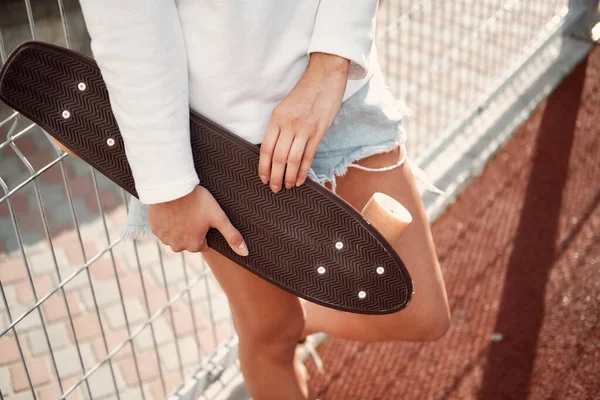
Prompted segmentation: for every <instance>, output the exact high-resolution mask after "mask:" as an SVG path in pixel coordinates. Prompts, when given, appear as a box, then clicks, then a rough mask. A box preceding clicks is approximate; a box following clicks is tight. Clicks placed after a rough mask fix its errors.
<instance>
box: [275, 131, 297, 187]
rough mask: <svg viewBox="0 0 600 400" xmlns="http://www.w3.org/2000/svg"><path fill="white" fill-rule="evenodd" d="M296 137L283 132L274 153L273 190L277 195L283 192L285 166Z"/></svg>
mask: <svg viewBox="0 0 600 400" xmlns="http://www.w3.org/2000/svg"><path fill="white" fill-rule="evenodd" d="M293 140H294V135H293V134H291V133H290V132H283V131H282V132H281V134H280V135H279V138H278V139H277V144H276V145H275V151H274V152H273V163H272V164H271V177H270V178H271V179H270V182H271V190H272V191H273V192H275V193H277V192H279V191H280V190H281V186H282V183H283V174H284V172H285V166H286V164H287V161H288V155H289V154H290V148H291V147H292V141H293Z"/></svg>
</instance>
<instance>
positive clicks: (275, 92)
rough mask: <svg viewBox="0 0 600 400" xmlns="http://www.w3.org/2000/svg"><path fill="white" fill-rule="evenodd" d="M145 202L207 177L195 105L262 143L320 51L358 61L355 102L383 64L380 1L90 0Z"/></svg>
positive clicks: (104, 67) (95, 35)
mask: <svg viewBox="0 0 600 400" xmlns="http://www.w3.org/2000/svg"><path fill="white" fill-rule="evenodd" d="M80 2H81V5H82V9H83V14H84V17H85V21H86V24H87V27H88V30H89V33H90V35H91V38H92V51H93V54H94V57H95V59H96V61H97V62H98V65H99V66H100V69H101V71H102V75H103V77H104V80H105V81H106V84H107V86H108V91H109V95H110V100H111V104H112V108H113V111H114V113H115V117H116V119H117V122H118V124H119V128H120V130H121V133H122V135H123V140H124V142H125V150H126V152H127V159H128V161H129V164H130V165H131V169H132V171H133V175H134V179H135V184H136V189H137V192H138V194H139V196H140V200H141V201H142V203H145V204H154V203H161V202H165V201H170V200H174V199H177V198H179V197H182V196H185V195H186V194H188V193H190V192H191V191H192V190H193V188H194V187H195V186H196V185H197V184H198V183H199V181H198V176H197V174H196V172H195V170H194V165H193V161H192V152H191V147H190V141H189V108H190V107H191V108H192V109H193V110H194V111H196V112H198V113H200V114H202V115H204V116H205V117H207V118H209V119H211V120H213V121H215V122H216V123H218V124H220V125H222V126H224V127H225V128H227V129H229V130H231V131H232V132H234V133H235V134H237V135H239V136H241V137H243V138H244V139H246V140H248V141H250V142H252V143H255V144H258V143H260V142H261V141H262V138H263V135H264V131H265V129H266V127H267V124H268V122H269V118H270V115H271V112H272V111H273V108H275V106H276V105H277V104H278V103H279V102H280V101H281V100H282V99H283V98H284V97H285V96H286V95H287V94H288V93H289V92H290V90H291V89H292V88H293V87H294V85H295V84H296V83H297V82H298V80H299V79H300V77H301V76H302V74H303V73H304V71H305V70H306V67H307V65H308V61H309V54H310V53H313V52H323V53H330V54H335V55H339V56H342V57H345V58H347V59H349V60H350V61H351V65H350V77H349V79H350V80H349V81H348V86H347V89H346V93H345V96H344V99H347V98H348V97H350V96H351V95H352V94H354V93H356V92H357V91H358V90H359V89H360V88H361V87H362V86H363V85H364V84H365V83H366V81H367V79H368V78H369V77H370V76H371V75H372V71H373V70H374V68H376V63H377V60H376V58H377V57H376V52H375V46H374V42H373V39H374V36H375V14H376V11H377V3H378V1H377V0H80Z"/></svg>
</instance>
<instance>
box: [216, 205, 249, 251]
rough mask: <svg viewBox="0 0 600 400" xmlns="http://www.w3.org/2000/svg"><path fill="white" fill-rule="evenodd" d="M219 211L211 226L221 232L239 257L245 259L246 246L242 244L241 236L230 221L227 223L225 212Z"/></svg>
mask: <svg viewBox="0 0 600 400" xmlns="http://www.w3.org/2000/svg"><path fill="white" fill-rule="evenodd" d="M219 211H220V212H219V213H218V214H217V215H216V216H215V218H214V219H213V224H212V226H213V227H214V228H216V229H217V230H218V231H219V232H221V234H222V235H223V237H224V238H225V240H227V243H229V246H230V247H231V249H232V250H233V251H235V252H236V253H237V254H239V255H240V256H243V257H246V256H247V255H248V246H247V245H246V242H244V238H243V237H242V234H241V233H240V231H238V230H237V229H235V227H234V226H233V225H232V224H231V221H229V218H227V215H225V212H224V211H223V210H219Z"/></svg>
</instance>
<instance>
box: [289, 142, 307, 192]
mask: <svg viewBox="0 0 600 400" xmlns="http://www.w3.org/2000/svg"><path fill="white" fill-rule="evenodd" d="M305 148H306V139H304V138H303V137H302V136H296V137H295V138H294V141H293V142H292V147H291V149H290V154H289V155H288V158H287V167H286V170H285V188H286V189H291V188H293V187H294V186H295V185H296V180H297V179H298V171H299V170H300V163H301V162H302V159H303V157H304V150H305Z"/></svg>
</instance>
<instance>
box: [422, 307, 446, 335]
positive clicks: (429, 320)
mask: <svg viewBox="0 0 600 400" xmlns="http://www.w3.org/2000/svg"><path fill="white" fill-rule="evenodd" d="M450 321H451V318H450V310H449V309H448V307H440V308H439V309H437V310H435V311H434V312H432V313H430V314H428V315H427V316H425V317H424V318H423V319H422V320H421V321H420V324H419V332H418V339H419V340H421V341H426V342H432V341H436V340H438V339H440V338H442V337H443V336H444V335H445V334H446V332H448V329H450Z"/></svg>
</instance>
